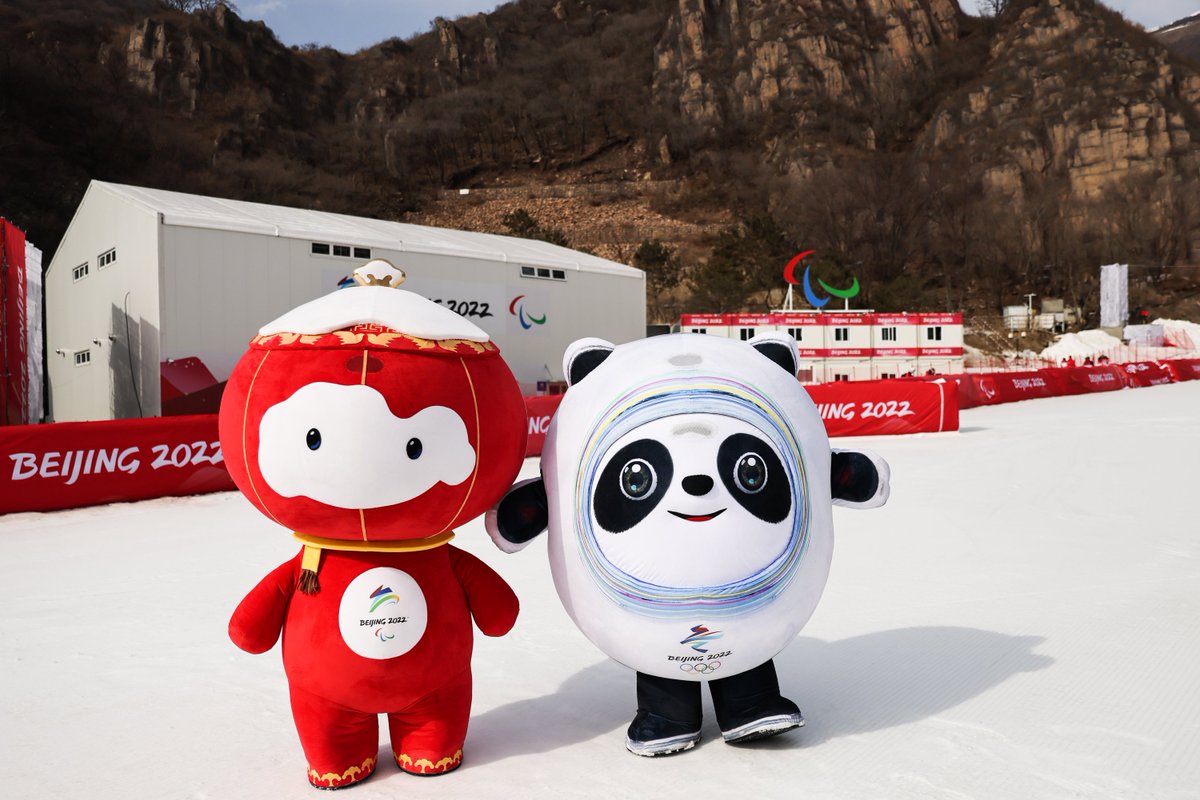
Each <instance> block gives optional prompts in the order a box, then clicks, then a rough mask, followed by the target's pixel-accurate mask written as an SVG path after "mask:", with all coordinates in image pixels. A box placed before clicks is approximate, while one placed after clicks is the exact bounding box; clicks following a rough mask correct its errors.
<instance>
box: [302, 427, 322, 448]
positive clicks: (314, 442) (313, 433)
mask: <svg viewBox="0 0 1200 800" xmlns="http://www.w3.org/2000/svg"><path fill="white" fill-rule="evenodd" d="M304 442H305V444H307V445H308V449H309V450H316V449H317V448H318V447H320V446H321V432H320V431H319V430H317V429H316V428H309V429H308V435H307V436H305V437H304Z"/></svg>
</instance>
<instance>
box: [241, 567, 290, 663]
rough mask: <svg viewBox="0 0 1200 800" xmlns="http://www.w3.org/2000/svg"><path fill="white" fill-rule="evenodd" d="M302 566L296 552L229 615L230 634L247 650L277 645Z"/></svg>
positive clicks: (261, 649)
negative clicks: (293, 556) (294, 555)
mask: <svg viewBox="0 0 1200 800" xmlns="http://www.w3.org/2000/svg"><path fill="white" fill-rule="evenodd" d="M299 570H300V556H299V555H297V556H296V557H295V558H293V559H292V560H291V561H287V562H284V563H283V564H280V565H279V566H278V567H276V568H275V570H274V571H273V572H271V574H270V575H268V576H267V577H265V578H263V579H262V580H261V581H260V582H259V584H258V586H255V587H254V588H253V589H251V590H250V594H248V595H246V596H245V598H243V599H242V602H241V603H239V604H238V607H237V609H236V610H235V611H234V612H233V616H232V617H230V619H229V638H230V639H232V640H233V643H234V644H236V645H237V646H238V647H240V648H242V649H243V650H245V651H246V652H247V653H265V652H267V651H268V650H270V649H271V648H272V647H274V646H275V642H276V641H278V640H279V632H280V631H282V630H283V618H284V615H286V614H287V607H288V603H289V602H290V601H291V599H292V593H293V592H294V591H295V590H296V576H297V575H298V574H299Z"/></svg>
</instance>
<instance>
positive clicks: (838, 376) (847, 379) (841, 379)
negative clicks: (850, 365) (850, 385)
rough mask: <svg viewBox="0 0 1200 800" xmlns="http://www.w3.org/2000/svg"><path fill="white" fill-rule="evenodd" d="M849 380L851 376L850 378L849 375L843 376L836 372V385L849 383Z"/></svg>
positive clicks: (834, 375)
mask: <svg viewBox="0 0 1200 800" xmlns="http://www.w3.org/2000/svg"><path fill="white" fill-rule="evenodd" d="M849 380H850V376H849V375H843V374H842V373H840V372H835V373H833V381H834V383H837V382H838V381H849Z"/></svg>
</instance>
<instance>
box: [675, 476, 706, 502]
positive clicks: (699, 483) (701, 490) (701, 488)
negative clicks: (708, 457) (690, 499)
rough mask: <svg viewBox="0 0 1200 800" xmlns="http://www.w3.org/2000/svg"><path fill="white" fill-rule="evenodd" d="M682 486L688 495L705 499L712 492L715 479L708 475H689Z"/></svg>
mask: <svg viewBox="0 0 1200 800" xmlns="http://www.w3.org/2000/svg"><path fill="white" fill-rule="evenodd" d="M682 485H683V490H684V491H685V492H687V493H688V494H690V495H695V496H696V497H703V496H704V495H706V494H708V493H709V492H710V491H712V488H713V479H712V478H710V477H708V476H707V475H688V476H687V477H686V478H684V479H683V484H682Z"/></svg>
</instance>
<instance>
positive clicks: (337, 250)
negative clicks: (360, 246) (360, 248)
mask: <svg viewBox="0 0 1200 800" xmlns="http://www.w3.org/2000/svg"><path fill="white" fill-rule="evenodd" d="M333 254H334V255H335V256H342V257H343V258H349V257H350V245H348V244H335V245H334V246H333Z"/></svg>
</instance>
